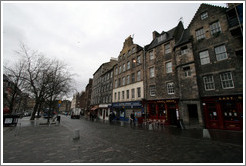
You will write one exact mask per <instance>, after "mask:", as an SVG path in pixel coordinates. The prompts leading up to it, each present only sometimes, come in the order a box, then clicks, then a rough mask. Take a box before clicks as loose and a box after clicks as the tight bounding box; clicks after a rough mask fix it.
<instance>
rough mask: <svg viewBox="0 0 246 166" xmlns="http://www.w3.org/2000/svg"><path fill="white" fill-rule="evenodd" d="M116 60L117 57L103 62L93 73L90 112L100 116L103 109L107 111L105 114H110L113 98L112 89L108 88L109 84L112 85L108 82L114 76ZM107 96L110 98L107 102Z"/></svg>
mask: <svg viewBox="0 0 246 166" xmlns="http://www.w3.org/2000/svg"><path fill="white" fill-rule="evenodd" d="M116 62H117V61H116V60H115V59H111V60H110V61H109V62H106V63H103V64H102V65H101V66H100V67H99V68H98V69H97V71H96V72H95V73H94V74H93V82H92V93H91V110H90V113H91V114H94V115H97V116H98V117H99V118H101V111H106V112H105V115H106V114H109V111H110V106H111V104H110V103H109V102H110V101H111V100H110V99H112V96H111V94H112V89H110V88H108V89H107V86H109V87H110V83H109V84H108V82H110V81H109V80H112V78H113V75H112V77H111V69H112V67H113V66H114V65H115V64H116ZM107 74H110V76H109V77H108V75H107ZM104 79H105V80H104ZM105 86H106V89H105ZM104 91H105V92H104ZM106 97H107V98H108V102H107V103H106V102H105V99H106ZM102 114H104V113H102Z"/></svg>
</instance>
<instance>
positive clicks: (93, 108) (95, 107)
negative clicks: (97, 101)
mask: <svg viewBox="0 0 246 166" xmlns="http://www.w3.org/2000/svg"><path fill="white" fill-rule="evenodd" d="M98 108H99V106H98V105H96V106H94V107H92V108H91V110H92V111H94V110H96V109H98Z"/></svg>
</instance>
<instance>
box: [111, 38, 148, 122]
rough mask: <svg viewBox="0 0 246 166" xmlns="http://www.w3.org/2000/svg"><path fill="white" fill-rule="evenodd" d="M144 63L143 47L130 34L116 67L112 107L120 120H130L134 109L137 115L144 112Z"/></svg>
mask: <svg viewBox="0 0 246 166" xmlns="http://www.w3.org/2000/svg"><path fill="white" fill-rule="evenodd" d="M143 64H144V63H143V48H142V47H140V46H139V45H137V44H134V43H133V38H132V37H131V36H129V37H128V38H127V39H126V40H125V42H124V44H123V48H122V50H121V52H120V55H119V56H118V63H117V65H115V67H114V82H113V103H112V109H113V110H114V112H115V114H116V117H117V118H118V119H120V120H123V121H128V120H129V116H130V114H131V113H132V112H133V111H134V113H135V115H136V117H140V116H142V113H143V112H144V110H143V103H142V99H143V98H144V83H143V79H144V78H143V77H144V73H143V72H144V71H143V66H144V65H143Z"/></svg>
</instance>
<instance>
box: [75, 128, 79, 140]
mask: <svg viewBox="0 0 246 166" xmlns="http://www.w3.org/2000/svg"><path fill="white" fill-rule="evenodd" d="M79 138H80V135H79V130H78V129H76V130H74V135H73V139H74V140H78V139H79Z"/></svg>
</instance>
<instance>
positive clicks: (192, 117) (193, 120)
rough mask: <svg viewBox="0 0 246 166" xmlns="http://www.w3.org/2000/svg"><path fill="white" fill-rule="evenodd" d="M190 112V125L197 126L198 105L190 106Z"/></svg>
mask: <svg viewBox="0 0 246 166" xmlns="http://www.w3.org/2000/svg"><path fill="white" fill-rule="evenodd" d="M187 107H188V112H189V124H190V125H197V124H199V121H198V113H197V105H196V104H188V105H187Z"/></svg>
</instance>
